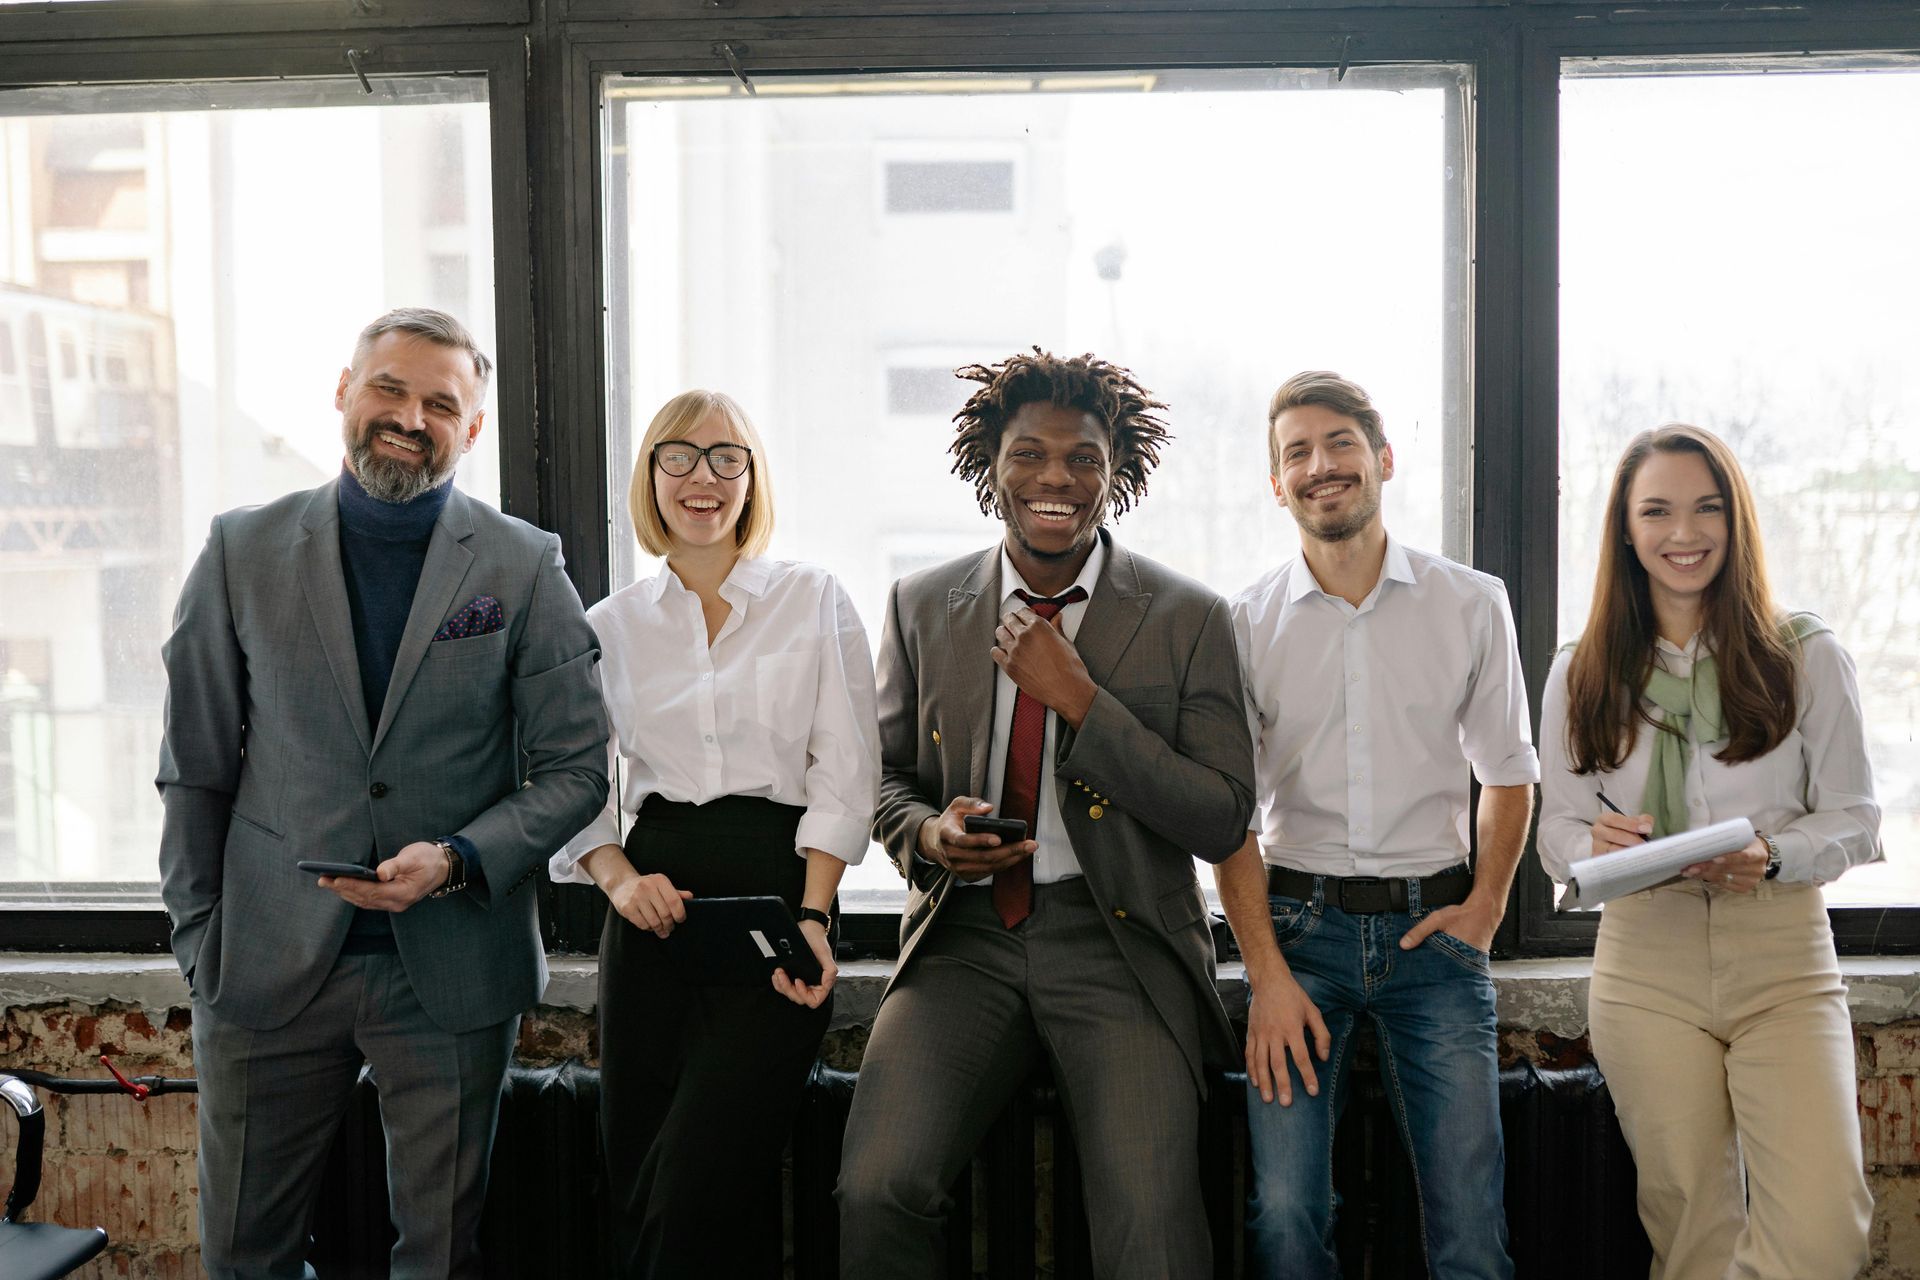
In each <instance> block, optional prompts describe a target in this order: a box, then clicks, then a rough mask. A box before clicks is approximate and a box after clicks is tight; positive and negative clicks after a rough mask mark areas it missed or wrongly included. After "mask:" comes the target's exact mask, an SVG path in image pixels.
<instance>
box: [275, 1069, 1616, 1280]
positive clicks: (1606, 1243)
mask: <svg viewBox="0 0 1920 1280" xmlns="http://www.w3.org/2000/svg"><path fill="white" fill-rule="evenodd" d="M854 1080H855V1077H854V1076H853V1075H852V1074H851V1073H848V1072H842V1071H834V1070H832V1069H830V1068H826V1067H819V1068H816V1070H815V1072H814V1076H813V1079H812V1082H811V1083H810V1085H809V1087H808V1089H807V1093H806V1096H805V1099H804V1101H803V1103H802V1106H801V1109H800V1113H799V1117H798V1119H797V1120H796V1121H795V1124H794V1133H793V1147H792V1166H791V1168H792V1176H791V1178H790V1180H789V1185H790V1186H791V1188H792V1191H791V1194H790V1196H789V1198H788V1235H787V1240H788V1245H789V1250H790V1252H789V1268H788V1272H787V1274H789V1275H791V1276H793V1277H795V1278H796V1280H832V1278H833V1277H835V1276H836V1274H837V1266H838V1257H839V1224H838V1217H837V1215H836V1213H835V1209H834V1201H833V1184H834V1182H835V1180H836V1179H837V1177H838V1175H839V1170H840V1140H841V1136H842V1134H843V1133H844V1131H845V1129H846V1120H847V1108H848V1105H849V1103H850V1102H851V1100H852V1096H853V1086H854ZM1349 1098H1350V1101H1349V1104H1348V1110H1347V1114H1346V1116H1345V1118H1344V1119H1343V1121H1342V1123H1341V1125H1340V1129H1339V1132H1338V1134H1337V1135H1336V1141H1335V1151H1334V1169H1335V1180H1336V1183H1337V1184H1338V1186H1339V1188H1340V1193H1341V1197H1342V1208H1341V1221H1340V1227H1339V1236H1338V1246H1339V1250H1340V1256H1341V1260H1342V1263H1343V1267H1344V1270H1345V1272H1346V1275H1347V1276H1348V1277H1350V1278H1354V1280H1360V1278H1365V1280H1401V1278H1402V1277H1405V1278H1407V1280H1413V1278H1415V1277H1422V1276H1425V1275H1426V1268H1425V1265H1424V1263H1423V1262H1422V1259H1421V1249H1420V1237H1419V1214H1418V1210H1417V1206H1416V1202H1415V1199H1414V1191H1413V1174H1412V1170H1411V1167H1410V1166H1409V1165H1408V1163H1407V1159H1406V1156H1405V1154H1404V1152H1403V1151H1402V1150H1401V1147H1400V1140H1399V1136H1398V1128H1397V1126H1396V1125H1395V1123H1394V1120H1393V1116H1392V1113H1391V1110H1390V1109H1389V1107H1388V1105H1387V1100H1386V1095H1385V1093H1384V1091H1383V1090H1382V1089H1381V1087H1380V1083H1379V1079H1378V1076H1377V1075H1375V1074H1372V1073H1370V1072H1364V1071H1357V1072H1356V1073H1355V1075H1354V1077H1353V1079H1352V1082H1351V1087H1350V1091H1349ZM1244 1099H1245V1092H1244V1078H1243V1077H1241V1076H1239V1075H1231V1076H1226V1077H1222V1078H1220V1079H1218V1080H1217V1081H1216V1082H1215V1087H1214V1088H1213V1089H1212V1090H1211V1091H1210V1096H1209V1099H1208V1101H1207V1105H1206V1106H1205V1108H1204V1109H1203V1112H1202V1120H1201V1130H1202V1131H1201V1138H1200V1141H1201V1153H1202V1169H1203V1170H1204V1171H1205V1173H1204V1176H1205V1178H1206V1185H1205V1187H1204V1188H1203V1191H1204V1193H1205V1199H1206V1203H1207V1212H1208V1216H1209V1220H1210V1224H1211V1227H1212V1232H1213V1240H1214V1258H1215V1264H1214V1272H1215V1274H1216V1275H1217V1276H1221V1277H1233V1276H1238V1275H1239V1274H1240V1258H1241V1249H1242V1247H1243V1246H1242V1241H1241V1226H1242V1217H1243V1214H1242V1205H1243V1198H1244V1191H1245V1186H1246V1160H1247V1155H1246V1115H1245V1103H1244ZM598 1101H599V1073H598V1072H596V1071H594V1070H593V1069H591V1068H587V1067H582V1066H579V1065H578V1064H574V1063H568V1064H566V1065H563V1066H559V1067H548V1068H540V1069H532V1068H515V1069H514V1070H513V1071H512V1072H511V1074H510V1075H509V1077H508V1080H507V1083H506V1086H505V1094H504V1096H503V1098H502V1105H501V1112H500V1131H499V1137H498V1139H497V1140H496V1142H495V1146H494V1153H493V1175H492V1183H491V1186H490V1188H489V1190H488V1195H487V1212H486V1223H485V1227H484V1228H483V1232H484V1234H483V1243H484V1246H485V1249H486V1256H487V1272H488V1274H489V1276H496V1277H517V1278H522V1280H576V1278H578V1280H594V1278H595V1277H599V1276H602V1275H604V1274H605V1258H604V1253H603V1248H604V1233H603V1231H602V1229H601V1226H602V1222H603V1219H604V1215H605V1187H604V1183H603V1179H602V1176H601V1172H600V1158H599V1152H598V1135H597V1125H596V1120H595V1113H596V1108H597V1106H598ZM1500 1104H1501V1117H1502V1123H1503V1124H1504V1126H1505V1132H1506V1148H1507V1190H1506V1213H1507V1230H1508V1235H1509V1240H1510V1244H1511V1248H1512V1252H1513V1258H1514V1263H1515V1269H1516V1271H1517V1274H1518V1276H1519V1277H1520V1280H1532V1278H1533V1277H1552V1280H1625V1278H1626V1277H1639V1276H1644V1275H1646V1273H1647V1264H1648V1261H1649V1250H1648V1246H1647V1241H1646V1236H1645V1234H1644V1233H1643V1232H1642V1231H1641V1229H1640V1224H1639V1221H1638V1219H1637V1217H1636V1216H1635V1212H1634V1203H1633V1183H1634V1174H1633V1162H1632V1159H1631V1157H1630V1156H1629V1155H1628V1153H1627V1149H1626V1145H1625V1143H1624V1142H1623V1141H1622V1139H1621V1137H1620V1129H1619V1125H1618V1124H1617V1122H1616V1121H1615V1120H1614V1115H1613V1106H1612V1102H1611V1099H1610V1098H1609V1097H1608V1095H1607V1090H1606V1086H1605V1084H1604V1083H1603V1082H1602V1080H1601V1078H1600V1074H1599V1072H1598V1070H1597V1069H1595V1068H1594V1067H1592V1066H1585V1067H1580V1068H1575V1069H1571V1070H1541V1069H1538V1068H1536V1067H1534V1066H1532V1065H1530V1064H1522V1065H1520V1066H1516V1067H1512V1068H1509V1069H1507V1070H1506V1071H1503V1072H1502V1073H1501V1078H1500ZM1058 1115H1059V1112H1058V1105H1057V1097H1056V1095H1055V1092H1054V1089H1053V1085H1052V1083H1051V1081H1050V1080H1047V1079H1045V1078H1038V1079H1035V1080H1034V1081H1033V1082H1032V1084H1031V1086H1030V1087H1029V1088H1028V1089H1026V1090H1024V1091H1022V1092H1021V1093H1020V1094H1019V1095H1018V1096H1017V1097H1016V1098H1015V1100H1014V1102H1013V1103H1012V1104H1011V1105H1010V1106H1009V1107H1008V1108H1007V1110H1006V1112H1005V1113H1004V1114H1002V1115H1001V1116H1000V1118H999V1119H998V1120H997V1121H996V1122H995V1124H994V1127H993V1130H992V1131H991V1132H990V1133H989V1134H988V1136H987V1140H986V1141H985V1143H983V1144H982V1146H981V1149H980V1151H979V1152H978V1153H976V1155H975V1159H974V1162H973V1165H972V1167H971V1168H970V1169H969V1170H968V1171H967V1173H966V1174H964V1175H962V1177H961V1178H960V1180H959V1182H958V1184H957V1185H956V1186H955V1188H954V1212H953V1214H952V1217H951V1219H950V1221H949V1224H948V1229H947V1256H948V1259H949V1275H950V1276H952V1277H954V1280H962V1278H963V1277H967V1276H969V1275H977V1276H987V1277H991V1278H992V1280H1029V1278H1034V1277H1052V1280H1082V1278H1085V1277H1091V1276H1092V1274H1093V1272H1092V1267H1091V1250H1090V1247H1089V1241H1088V1236H1087V1224H1086V1211H1085V1206H1084V1204H1083V1203H1082V1201H1081V1197H1080V1177H1079V1161H1078V1157H1077V1154H1076V1152H1075V1150H1074V1146H1073V1142H1072V1140H1071V1137H1070V1136H1069V1134H1068V1132H1067V1127H1066V1125H1065V1124H1064V1123H1057V1120H1058ZM320 1206H321V1207H320V1211H319V1213H318V1215H317V1218H316V1223H315V1232H314V1237H315V1249H314V1259H313V1260H314V1265H315V1268H316V1270H318V1272H319V1273H320V1276H321V1277H322V1280H363V1278H366V1280H371V1278H375V1277H384V1276H385V1275H386V1252H387V1250H388V1249H389V1248H390V1247H391V1245H392V1242H393V1229H392V1227H391V1226H390V1225H389V1223H388V1220H387V1212H386V1170H385V1151H384V1147H383V1144H382V1139H381V1134H380V1123H379V1108H378V1103H377V1100H376V1098H375V1096H374V1092H373V1088H372V1085H371V1083H370V1082H368V1081H365V1080H363V1081H362V1084H361V1087H360V1089H359V1090H358V1091H357V1092H356V1095H355V1099H354V1105H353V1108H352V1110H351V1111H350V1113H349V1115H348V1118H347V1121H346V1123H345V1124H344V1125H343V1126H342V1129H341V1133H340V1136H339V1139H338V1140H337V1141H336V1143H335V1146H334V1150H333V1154H332V1156H331V1158H330V1160H329V1164H328V1170H327V1175H326V1182H325V1186H324V1189H323V1192H322V1196H321V1201H320ZM1043 1226H1044V1227H1048V1228H1050V1229H1046V1230H1041V1229H1039V1228H1041V1227H1043ZM705 1280H723V1278H721V1277H710V1278H705ZM724 1280H734V1278H732V1277H727V1278H724Z"/></svg>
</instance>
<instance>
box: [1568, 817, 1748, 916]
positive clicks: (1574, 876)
mask: <svg viewBox="0 0 1920 1280" xmlns="http://www.w3.org/2000/svg"><path fill="white" fill-rule="evenodd" d="M1752 843H1753V824H1752V823H1751V822H1748V821H1747V820H1746V819H1745V818H1732V819H1729V820H1728V821H1726V822H1716V823H1714V824H1713V825H1712V826H1710V827H1701V828H1699V829H1698V830H1695V831H1682V832H1680V833H1678V834H1677V835H1671V836H1666V837H1663V838H1662V839H1659V840H1649V841H1648V842H1647V843H1645V844H1643V845H1641V846H1639V847H1638V848H1635V849H1619V850H1616V851H1614V852H1613V853H1603V854H1601V855H1600V856H1599V857H1597V858H1583V859H1582V860H1580V861H1579V862H1576V863H1574V864H1573V865H1572V866H1571V867H1568V868H1567V891H1566V893H1564V894H1562V895H1561V897H1560V909H1561V910H1562V911H1583V910H1586V909H1587V908H1590V907H1597V906H1599V905H1600V904H1601V903H1603V902H1605V901H1607V900H1608V899H1609V898H1622V897H1625V896H1626V895H1627V894H1629V893H1638V892H1640V891H1641V890H1642V889H1651V888H1653V887H1654V886H1655V885H1657V884H1665V883H1666V882H1667V881H1669V880H1671V879H1673V878H1674V877H1675V876H1677V875H1679V874H1680V869H1681V868H1682V867H1690V866H1692V865H1693V864H1694V863H1696V862H1705V861H1706V860H1707V859H1708V858H1717V857H1719V856H1720V855H1721V854H1723V853H1732V852H1733V851H1734V850H1735V849H1744V848H1746V847H1747V846H1748V845H1750V844H1752Z"/></svg>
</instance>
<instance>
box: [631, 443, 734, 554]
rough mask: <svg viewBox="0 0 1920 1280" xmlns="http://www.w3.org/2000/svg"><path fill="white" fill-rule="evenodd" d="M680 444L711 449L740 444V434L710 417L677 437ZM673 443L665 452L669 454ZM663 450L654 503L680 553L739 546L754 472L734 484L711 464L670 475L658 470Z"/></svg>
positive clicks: (656, 462) (656, 465)
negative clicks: (721, 445)
mask: <svg viewBox="0 0 1920 1280" xmlns="http://www.w3.org/2000/svg"><path fill="white" fill-rule="evenodd" d="M678 440H679V442H680V443H684V444H692V445H697V446H699V447H700V448H703V449H705V448H711V447H712V446H714V445H719V444H740V445H745V443H746V442H745V441H743V440H741V439H740V436H739V433H738V432H736V431H734V429H733V427H732V425H731V424H730V423H728V421H727V420H726V418H725V417H723V416H722V415H721V414H719V413H710V414H708V415H707V416H706V417H705V418H703V419H702V420H701V422H700V425H699V426H698V427H696V428H694V429H693V430H692V431H687V432H683V433H681V434H680V436H679V437H678ZM673 444H674V441H668V442H666V443H665V445H664V446H663V447H664V448H666V449H669V450H671V449H672V447H673ZM659 454H660V450H658V449H656V450H655V451H654V463H653V500H654V502H655V503H656V504H658V506H659V509H660V519H661V521H662V522H663V523H664V524H665V525H666V527H667V533H668V534H669V535H671V537H672V538H673V544H674V547H675V549H676V550H682V551H684V550H692V549H694V548H698V547H711V546H714V545H716V544H719V543H725V544H726V545H727V546H729V547H731V546H734V545H735V544H736V543H737V541H738V533H737V530H738V528H739V525H740V518H741V516H742V515H744V514H745V513H746V507H747V500H748V498H749V497H751V496H752V493H753V467H752V465H751V464H749V465H748V467H747V469H746V470H745V471H743V472H741V473H740V474H739V475H737V476H735V477H734V478H733V479H731V480H724V479H722V478H720V477H719V476H717V475H715V474H714V471H713V463H712V462H711V460H710V459H709V458H707V457H704V456H703V457H701V458H700V459H699V460H698V461H697V462H696V463H695V464H694V467H693V470H692V471H690V472H688V473H687V474H686V475H683V476H672V475H668V474H667V473H666V471H665V470H664V469H663V468H662V467H661V466H660V461H659Z"/></svg>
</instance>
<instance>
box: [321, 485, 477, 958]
mask: <svg viewBox="0 0 1920 1280" xmlns="http://www.w3.org/2000/svg"><path fill="white" fill-rule="evenodd" d="M452 491H453V484H452V482H451V481H449V482H448V483H446V484H443V485H440V486H439V487H437V488H434V489H431V490H429V491H428V492H426V493H423V494H421V495H420V496H419V497H417V498H415V499H414V500H413V501H411V502H382V501H380V499H378V498H376V497H374V496H373V495H372V494H370V493H368V492H367V491H366V490H365V489H363V488H361V487H360V481H359V479H358V477H356V476H355V475H354V474H353V471H352V470H351V469H350V468H348V467H344V466H343V467H341V468H340V568H341V571H342V573H343V574H344V575H345V577H346V580H347V607H348V609H350V610H351V611H352V613H353V651H354V653H355V655H356V656H357V657H358V658H359V661H360V692H361V694H362V696H363V697H364V698H365V699H366V703H367V728H368V729H369V730H371V731H378V729H379V727H380V710H381V708H382V707H384V706H385V705H386V701H387V684H388V683H389V682H390V681H391V680H392V679H393V662H394V659H395V658H396V657H397V656H398V655H399V653H400V636H401V633H402V632H404V631H405V630H406V628H407V614H408V613H409V612H410V611H411V610H412V609H413V592H414V588H416V587H418V586H419V585H420V570H421V569H422V568H423V567H424V566H425V565H426V563H427V545H428V543H430V542H432V541H433V526H434V522H435V521H437V520H439V519H440V513H441V512H442V511H443V510H445V509H446V505H447V495H448V494H449V493H451V492H452ZM375 852H376V855H377V853H378V851H377V850H376V851H375ZM461 853H462V855H463V856H466V855H467V853H468V851H467V850H465V849H462V850H461ZM393 946H394V943H393V922H392V921H391V920H390V919H389V918H388V914H387V913H386V912H384V911H364V910H358V909H356V910H355V911H354V913H353V925H352V928H351V929H350V931H349V937H348V941H347V949H348V951H349V952H354V951H360V952H364V951H391V950H393Z"/></svg>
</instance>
